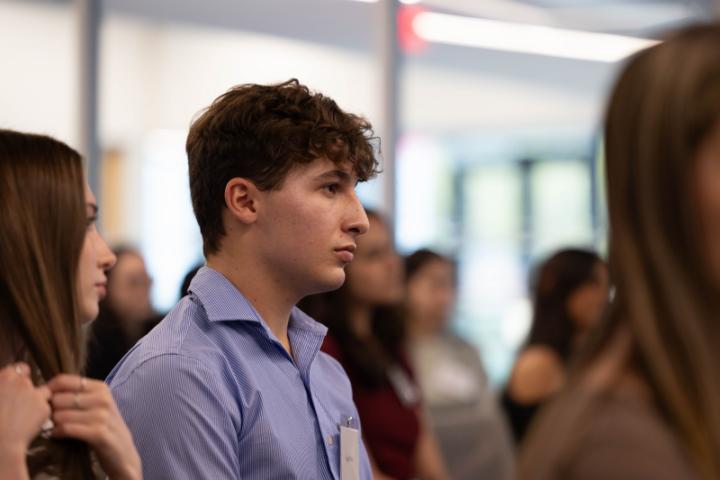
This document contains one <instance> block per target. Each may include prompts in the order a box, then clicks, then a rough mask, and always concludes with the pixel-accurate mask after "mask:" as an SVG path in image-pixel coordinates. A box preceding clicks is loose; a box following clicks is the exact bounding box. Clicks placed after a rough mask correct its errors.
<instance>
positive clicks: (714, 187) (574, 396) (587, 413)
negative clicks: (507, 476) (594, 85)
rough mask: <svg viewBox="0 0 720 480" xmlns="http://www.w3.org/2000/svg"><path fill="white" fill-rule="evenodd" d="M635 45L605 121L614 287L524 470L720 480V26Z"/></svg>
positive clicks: (534, 437)
mask: <svg viewBox="0 0 720 480" xmlns="http://www.w3.org/2000/svg"><path fill="white" fill-rule="evenodd" d="M664 40H665V41H663V42H662V43H660V44H658V45H656V46H653V47H651V48H649V49H646V50H643V51H641V52H639V53H637V54H635V55H634V56H633V57H632V58H631V59H630V60H629V61H628V62H627V64H626V65H625V67H624V69H623V70H622V72H621V73H620V75H619V77H618V79H617V80H616V83H615V86H614V88H613V91H612V94H611V97H610V102H609V106H608V109H607V113H606V117H605V128H604V132H605V158H606V160H605V162H606V175H605V178H606V179H607V199H608V219H609V230H608V231H609V235H610V238H609V252H610V257H609V265H610V271H611V279H612V285H613V297H612V300H611V304H610V308H609V309H608V317H607V319H605V320H603V322H601V323H600V325H598V328H597V329H594V331H593V332H592V334H591V336H590V337H589V338H588V341H587V342H586V344H585V346H584V348H583V350H582V352H580V355H579V356H578V358H577V362H576V365H575V368H574V369H573V372H572V376H571V378H570V379H569V381H568V382H567V386H566V388H565V389H564V390H563V391H562V392H561V393H559V394H558V395H557V396H556V398H555V399H554V400H553V402H552V403H551V404H549V405H548V406H547V407H546V408H544V409H543V412H542V413H541V415H540V416H539V418H538V421H537V422H536V423H535V425H533V428H532V429H531V430H530V432H529V434H528V438H527V439H526V441H525V445H524V446H523V452H522V456H521V461H520V466H519V478H520V479H521V480H553V479H563V480H606V479H613V480H717V479H718V478H720V408H719V406H720V373H719V372H718V367H720V323H719V320H720V25H717V24H708V25H697V26H689V27H685V28H684V29H683V30H681V31H679V32H678V33H675V34H673V35H671V36H669V37H667V38H666V39H664Z"/></svg>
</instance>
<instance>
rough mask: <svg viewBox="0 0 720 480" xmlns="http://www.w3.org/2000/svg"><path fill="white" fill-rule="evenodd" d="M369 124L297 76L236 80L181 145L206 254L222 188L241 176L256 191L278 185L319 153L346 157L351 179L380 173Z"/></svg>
mask: <svg viewBox="0 0 720 480" xmlns="http://www.w3.org/2000/svg"><path fill="white" fill-rule="evenodd" d="M374 144H377V138H376V137H374V136H373V131H372V126H371V125H370V123H369V122H367V120H365V119H364V118H362V117H360V116H357V115H353V114H350V113H346V112H344V111H343V110H341V109H340V107H338V105H337V104H336V103H335V101H334V100H333V99H331V98H329V97H327V96H324V95H322V94H320V93H314V92H311V91H310V90H309V89H308V88H307V87H306V86H305V85H302V84H300V82H298V80H296V79H291V80H288V81H287V82H284V83H280V84H277V85H255V84H245V85H238V86H235V87H233V88H231V89H230V90H228V91H227V92H226V93H224V94H223V95H221V96H220V97H218V98H217V99H215V101H213V103H212V104H211V105H210V106H209V107H208V108H207V109H206V110H204V111H203V113H202V114H201V115H200V116H199V117H198V118H197V119H196V120H195V121H194V122H193V124H192V126H191V127H190V133H189V134H188V138H187V143H186V150H187V155H188V166H189V175H190V195H191V197H192V203H193V210H194V211H195V217H196V218H197V221H198V224H199V225H200V232H201V233H202V236H203V251H204V253H205V255H206V256H207V255H209V254H212V253H215V252H217V251H218V249H219V243H220V239H221V238H222V236H223V235H225V228H224V225H223V221H222V211H223V209H224V208H225V198H224V192H225V185H226V184H227V182H228V181H230V180H231V179H232V178H236V177H242V178H246V179H248V180H250V181H252V182H253V183H255V185H256V186H257V187H258V188H259V189H261V190H271V189H279V188H281V187H282V184H283V180H284V179H285V177H286V176H287V174H288V172H290V170H291V169H293V168H294V167H296V166H298V165H306V164H309V163H311V162H312V161H314V160H316V159H318V158H327V159H329V160H331V161H332V162H333V163H335V164H338V165H339V164H341V163H344V162H346V161H350V163H351V164H352V168H353V171H354V173H355V174H356V175H357V177H358V180H359V181H361V182H364V181H366V180H368V179H370V178H372V177H373V176H375V175H376V174H377V173H379V168H378V161H377V159H376V157H375V151H374V148H373V145H374Z"/></svg>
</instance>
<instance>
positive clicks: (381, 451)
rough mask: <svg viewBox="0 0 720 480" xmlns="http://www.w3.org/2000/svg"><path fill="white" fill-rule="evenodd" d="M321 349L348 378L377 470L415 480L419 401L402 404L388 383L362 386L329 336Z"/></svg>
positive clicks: (405, 367)
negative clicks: (376, 385)
mask: <svg viewBox="0 0 720 480" xmlns="http://www.w3.org/2000/svg"><path fill="white" fill-rule="evenodd" d="M322 350H323V351H324V352H325V353H327V354H329V355H331V356H332V357H334V358H335V359H336V360H337V361H338V362H340V364H341V365H342V366H343V368H344V369H345V371H346V372H347V374H348V377H350V383H351V384H352V389H353V399H354V400H355V405H356V406H357V409H358V413H359V414H360V422H361V424H362V429H363V437H364V440H365V444H366V446H367V448H368V451H369V452H370V454H371V456H372V458H373V460H375V464H376V465H377V467H378V468H379V469H380V471H382V472H383V473H384V474H386V475H389V476H391V477H393V478H397V479H398V480H408V479H412V478H415V477H416V475H417V472H416V468H415V453H416V450H417V446H418V440H419V437H420V417H419V407H420V405H419V402H417V403H416V404H414V405H408V404H406V403H403V401H402V400H401V396H400V395H399V394H398V392H397V389H396V388H394V387H393V384H391V382H390V381H389V380H388V381H387V382H385V384H384V385H382V386H381V387H378V388H367V387H364V386H363V385H362V384H361V383H360V382H359V381H358V377H357V374H356V373H355V372H353V369H352V367H350V366H349V365H348V364H347V362H346V361H345V359H344V358H343V354H342V352H341V351H340V347H339V345H338V344H337V342H336V341H335V340H334V339H333V338H332V337H331V335H328V336H326V337H325V342H324V343H323V346H322ZM400 358H401V361H400V362H399V363H400V367H401V368H402V370H403V371H404V372H405V374H406V375H407V378H409V379H410V380H412V381H413V383H414V379H413V376H412V371H411V369H410V367H409V364H408V362H407V360H406V359H405V357H404V355H401V356H400ZM415 388H416V387H415ZM416 390H417V388H416Z"/></svg>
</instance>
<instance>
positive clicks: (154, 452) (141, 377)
mask: <svg viewBox="0 0 720 480" xmlns="http://www.w3.org/2000/svg"><path fill="white" fill-rule="evenodd" d="M371 135H372V130H371V127H370V125H369V124H368V123H367V122H366V121H365V120H363V119H362V118H360V117H358V116H355V115H351V114H347V113H345V112H343V111H342V110H340V108H339V107H338V106H337V105H336V103H335V102H334V101H333V100H332V99H330V98H328V97H325V96H323V95H320V94H313V93H311V92H310V91H308V89H307V88H306V87H305V86H303V85H300V84H299V83H298V82H297V80H291V81H289V82H286V83H283V84H280V85H273V86H261V85H242V86H238V87H235V88H233V89H231V90H229V91H228V92H227V93H225V94H224V95H222V96H220V97H219V98H217V99H216V100H215V101H214V102H213V104H212V105H210V107H209V108H208V109H207V110H206V111H205V112H204V113H203V114H202V115H201V116H200V117H199V118H198V119H197V120H196V121H195V122H194V123H193V125H192V127H191V129H190V133H189V135H188V140H187V153H188V160H189V173H190V193H191V196H192V202H193V209H194V211H195V216H196V218H197V221H198V223H199V225H200V231H201V233H202V236H203V249H204V253H205V256H206V260H207V266H206V267H203V268H201V269H200V271H199V272H198V273H197V275H196V276H195V278H194V279H193V281H192V283H191V284H190V294H189V295H188V296H186V297H184V298H183V299H182V300H181V301H180V303H178V305H177V306H176V307H175V308H174V309H173V310H172V311H171V312H170V313H169V314H168V315H167V317H166V318H165V319H164V320H163V321H162V322H161V323H160V324H159V325H158V326H157V327H156V328H155V329H154V330H152V331H151V332H150V333H149V334H148V335H147V336H146V337H145V338H143V339H142V340H141V341H140V342H139V343H138V344H137V345H136V346H135V347H134V348H133V349H132V350H131V351H130V352H129V353H128V354H127V355H126V356H125V358H123V360H122V361H121V362H120V364H118V366H117V367H116V368H115V369H114V370H113V372H112V373H111V374H110V377H108V382H109V383H110V385H111V389H112V392H113V395H114V396H115V398H116V400H117V403H118V406H119V408H120V410H121V411H122V414H123V416H124V417H125V420H126V421H127V424H128V426H129V427H130V430H131V431H132V433H133V435H134V438H135V443H136V445H137V447H138V450H139V451H140V452H141V456H142V461H143V471H144V474H145V478H149V479H163V478H172V479H212V480H222V479H240V478H243V479H245V478H258V479H275V478H277V479H295V478H297V479H308V480H310V479H312V480H321V479H337V480H339V479H341V470H342V471H343V472H344V474H343V475H342V477H345V478H349V477H353V476H354V475H357V474H358V473H359V478H362V479H369V478H370V477H371V473H370V466H369V463H368V457H367V453H366V451H365V448H364V446H363V445H362V441H361V434H360V433H359V432H358V430H357V428H359V422H358V415H357V411H356V408H355V405H354V404H353V401H352V392H351V389H350V383H349V381H348V378H347V376H346V375H345V372H344V371H343V370H342V368H341V367H340V365H339V364H338V363H337V362H335V361H334V360H333V359H331V358H330V357H329V356H327V355H326V354H324V353H322V352H320V351H319V350H320V346H321V344H322V342H323V338H324V336H325V333H326V328H325V327H323V326H322V325H320V324H319V323H316V322H315V321H314V320H312V319H311V318H310V317H308V316H307V315H305V314H304V313H302V312H301V311H300V310H298V309H297V308H295V307H294V305H295V304H296V303H297V302H298V301H299V300H300V299H301V298H303V297H304V296H306V295H309V294H313V293H317V292H323V291H328V290H333V289H336V288H339V287H340V286H341V285H342V283H343V282H344V280H345V271H344V268H345V266H346V265H347V264H348V263H350V262H351V261H352V259H353V253H354V250H355V239H356V238H357V237H358V236H359V235H362V234H363V233H365V232H366V231H367V229H368V219H367V217H366V215H365V211H364V210H363V208H362V205H361V204H360V202H359V201H358V198H357V196H356V194H355V185H356V183H357V182H358V181H364V180H367V179H368V178H370V177H371V176H373V175H374V174H375V173H376V171H377V162H376V160H375V157H374V155H373V149H372V146H371V144H370V137H371ZM347 426H350V427H354V428H350V429H348V428H346V427H347ZM341 427H342V428H341ZM341 433H342V435H341ZM341 436H342V442H341V438H340V437H341ZM341 453H342V455H341ZM341 463H342V465H341ZM353 474H354V475H353Z"/></svg>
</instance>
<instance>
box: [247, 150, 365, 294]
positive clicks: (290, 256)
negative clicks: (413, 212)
mask: <svg viewBox="0 0 720 480" xmlns="http://www.w3.org/2000/svg"><path fill="white" fill-rule="evenodd" d="M356 183H357V177H356V176H355V174H354V173H353V171H352V168H351V164H350V162H347V163H345V164H341V165H336V164H334V163H333V162H331V161H330V160H327V159H317V160H315V161H313V162H312V163H310V164H308V165H303V166H300V167H297V168H295V169H293V170H291V171H290V173H288V175H287V177H286V178H285V180H284V182H283V184H282V187H281V188H280V189H279V190H269V191H264V192H261V199H262V201H261V203H260V210H259V211H258V218H257V223H256V226H257V229H256V232H257V238H256V239H257V243H256V245H257V249H258V254H259V255H261V258H262V259H263V262H264V263H265V264H266V265H267V266H268V267H269V273H270V275H272V276H273V280H274V281H275V282H276V283H277V284H278V286H280V287H281V288H282V289H287V291H288V292H291V293H292V294H293V295H296V296H298V297H302V296H305V295H310V294H313V293H320V292H325V291H330V290H335V289H337V288H340V287H341V286H342V284H343V282H344V281H345V267H346V266H347V265H348V263H350V262H351V261H352V259H353V256H354V255H353V254H354V251H355V241H356V238H357V237H358V236H359V235H362V234H364V233H365V232H366V231H367V230H368V218H367V215H366V214H365V210H364V209H363V207H362V205H361V204H360V201H359V200H358V197H357V195H356V194H355V184H356Z"/></svg>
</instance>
